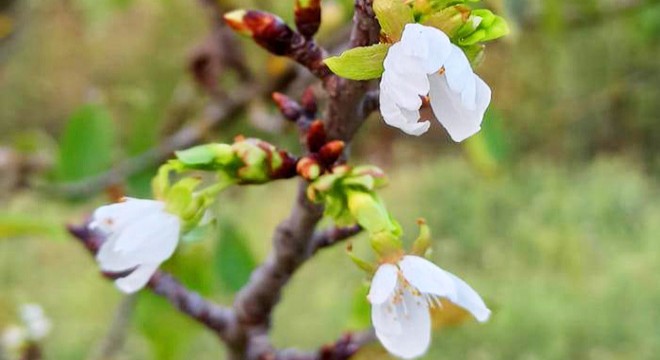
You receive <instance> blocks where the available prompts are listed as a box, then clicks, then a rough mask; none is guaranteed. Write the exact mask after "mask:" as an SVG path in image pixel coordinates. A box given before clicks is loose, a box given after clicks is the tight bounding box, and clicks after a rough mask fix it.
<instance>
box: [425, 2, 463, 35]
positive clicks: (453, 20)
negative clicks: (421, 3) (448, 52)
mask: <svg viewBox="0 0 660 360" xmlns="http://www.w3.org/2000/svg"><path fill="white" fill-rule="evenodd" d="M470 12H471V9H470V8H469V7H467V6H464V5H454V6H450V7H448V8H445V9H442V10H440V11H438V12H435V13H433V14H431V15H430V16H428V17H426V18H425V19H424V20H423V21H422V24H423V25H427V26H433V27H435V28H438V29H440V30H442V31H443V32H444V33H445V34H447V36H449V37H450V38H454V37H456V36H458V32H459V30H461V29H462V27H463V26H464V25H465V24H466V23H467V21H468V19H469V17H470Z"/></svg>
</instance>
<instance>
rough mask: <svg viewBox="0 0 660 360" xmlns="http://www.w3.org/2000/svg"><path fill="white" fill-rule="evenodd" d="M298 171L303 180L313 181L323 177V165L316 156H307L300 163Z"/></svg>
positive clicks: (297, 166)
mask: <svg viewBox="0 0 660 360" xmlns="http://www.w3.org/2000/svg"><path fill="white" fill-rule="evenodd" d="M296 171H297V172H298V174H299V175H300V176H301V177H302V178H303V179H305V180H308V181H312V180H314V179H316V178H317V177H319V175H321V165H320V164H319V162H318V160H317V159H316V156H314V155H310V156H305V157H304V158H302V159H300V160H299V161H298V164H297V165H296Z"/></svg>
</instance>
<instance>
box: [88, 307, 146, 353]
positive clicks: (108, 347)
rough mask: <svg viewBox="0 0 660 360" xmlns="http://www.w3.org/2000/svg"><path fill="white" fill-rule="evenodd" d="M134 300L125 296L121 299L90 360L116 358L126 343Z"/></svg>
mask: <svg viewBox="0 0 660 360" xmlns="http://www.w3.org/2000/svg"><path fill="white" fill-rule="evenodd" d="M136 299H137V297H136V296H135V295H126V296H124V297H123V298H122V299H121V302H120V303H119V305H118V306H117V309H116V310H115V313H114V315H113V317H112V323H111V324H110V328H109V329H108V332H107V333H106V335H105V337H103V339H102V340H101V342H100V343H99V346H98V348H97V349H96V350H95V351H94V353H93V354H92V356H90V357H89V358H90V360H110V359H114V358H116V357H117V354H119V352H120V351H121V349H122V348H123V347H124V343H125V341H126V331H127V329H128V326H129V325H130V320H131V315H132V314H133V309H134V308H135V300H136Z"/></svg>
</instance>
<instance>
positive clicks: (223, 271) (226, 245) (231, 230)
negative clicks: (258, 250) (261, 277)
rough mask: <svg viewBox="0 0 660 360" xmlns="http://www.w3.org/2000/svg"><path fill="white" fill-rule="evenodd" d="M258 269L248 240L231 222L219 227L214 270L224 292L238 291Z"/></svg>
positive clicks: (222, 222)
mask: <svg viewBox="0 0 660 360" xmlns="http://www.w3.org/2000/svg"><path fill="white" fill-rule="evenodd" d="M255 267H256V260H255V259H254V255H253V254H252V250H250V247H249V244H248V239H247V238H246V236H245V235H244V234H243V232H242V231H241V230H240V229H239V228H238V226H237V225H236V224H234V223H232V222H231V221H230V220H222V221H220V223H219V226H218V241H217V244H216V246H215V251H214V256H213V268H214V270H215V273H216V275H217V276H218V278H219V279H220V281H221V285H222V287H223V289H224V290H226V291H229V292H236V291H238V290H239V289H240V288H241V287H242V286H243V285H245V283H246V282H247V280H248V279H249V277H250V273H252V270H254V268H255Z"/></svg>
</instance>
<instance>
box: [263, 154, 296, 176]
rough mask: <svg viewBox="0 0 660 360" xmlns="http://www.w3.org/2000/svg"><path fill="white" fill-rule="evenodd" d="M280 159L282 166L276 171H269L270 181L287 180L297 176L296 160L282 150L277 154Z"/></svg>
mask: <svg viewBox="0 0 660 360" xmlns="http://www.w3.org/2000/svg"><path fill="white" fill-rule="evenodd" d="M278 153H279V154H280V157H281V158H282V165H280V166H279V167H278V168H277V169H270V174H269V175H270V178H271V179H289V178H292V177H294V176H296V175H297V172H296V165H297V162H298V160H297V159H296V158H294V157H293V156H292V155H291V154H289V153H288V152H286V151H284V150H280V151H279V152H278Z"/></svg>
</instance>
